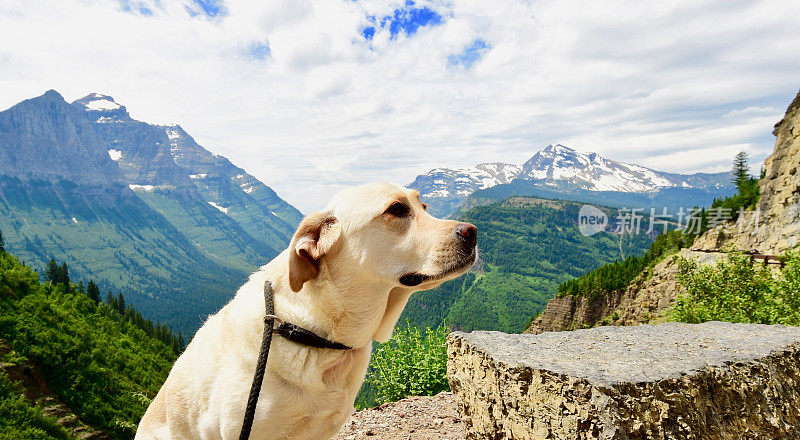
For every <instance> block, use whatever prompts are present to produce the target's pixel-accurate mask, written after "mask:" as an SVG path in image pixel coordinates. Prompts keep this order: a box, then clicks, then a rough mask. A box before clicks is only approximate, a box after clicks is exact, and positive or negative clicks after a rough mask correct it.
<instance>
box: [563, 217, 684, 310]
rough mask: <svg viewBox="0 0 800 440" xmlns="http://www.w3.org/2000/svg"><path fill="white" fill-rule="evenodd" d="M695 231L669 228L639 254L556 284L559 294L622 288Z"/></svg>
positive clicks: (593, 293)
mask: <svg viewBox="0 0 800 440" xmlns="http://www.w3.org/2000/svg"><path fill="white" fill-rule="evenodd" d="M692 240H694V235H690V234H686V233H684V232H682V231H680V230H672V231H669V232H667V233H666V234H661V235H659V236H658V237H656V240H655V241H654V242H653V244H651V245H650V249H649V250H648V251H647V252H646V253H645V254H644V255H641V256H638V257H634V256H631V257H628V258H626V259H624V260H616V261H614V262H613V263H610V264H606V265H604V266H601V267H598V268H597V269H595V270H593V271H591V272H589V273H587V274H586V275H582V276H580V277H578V278H574V279H571V280H569V281H565V282H563V283H561V285H559V286H558V295H559V296H564V295H588V296H591V297H596V296H601V295H605V294H607V293H610V292H613V291H616V290H621V289H625V288H626V287H628V284H630V283H631V281H633V279H634V278H636V277H637V276H638V275H639V274H640V273H642V271H643V270H644V269H645V268H648V267H652V266H654V265H655V264H657V263H658V262H659V261H661V260H662V259H663V258H664V257H665V256H667V255H670V254H672V253H674V252H676V251H678V250H680V249H682V248H685V247H688V246H689V245H691V244H692Z"/></svg>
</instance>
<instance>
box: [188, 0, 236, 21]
mask: <svg viewBox="0 0 800 440" xmlns="http://www.w3.org/2000/svg"><path fill="white" fill-rule="evenodd" d="M192 3H194V4H195V5H197V6H199V7H200V10H201V11H202V13H203V14H204V15H206V16H208V17H211V18H216V17H222V16H224V15H226V14H227V13H228V9H227V8H226V7H225V4H224V2H223V1H222V0H192ZM186 10H187V11H189V14H190V15H191V16H193V17H194V16H197V15H200V14H198V13H197V11H196V10H194V8H188V7H187V8H186Z"/></svg>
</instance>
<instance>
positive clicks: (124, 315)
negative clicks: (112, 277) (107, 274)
mask: <svg viewBox="0 0 800 440" xmlns="http://www.w3.org/2000/svg"><path fill="white" fill-rule="evenodd" d="M44 279H45V281H47V282H48V283H50V285H52V286H61V287H62V288H63V289H64V290H65V291H66V292H68V293H80V294H85V295H86V296H88V297H89V298H90V299H91V300H92V301H93V302H94V304H95V305H99V304H100V288H99V287H98V286H97V284H96V283H95V282H94V280H89V284H88V285H87V286H86V287H84V286H83V282H80V283H78V284H77V285H76V284H72V282H71V281H70V278H69V267H67V263H61V264H60V265H59V264H58V263H57V262H56V261H55V259H52V258H51V259H50V261H49V262H48V263H47V267H46V268H45V271H44ZM106 305H107V306H108V308H109V309H110V310H111V311H113V312H115V313H116V315H115V316H116V318H117V319H120V320H123V321H126V322H129V323H131V324H133V325H135V326H136V327H138V328H140V329H142V330H144V332H145V333H146V334H147V336H149V337H151V338H156V339H158V340H159V341H162V342H163V343H165V344H167V346H169V347H171V348H172V350H173V351H174V352H175V354H176V355H179V354H181V352H183V349H184V348H185V347H186V343H185V341H184V339H183V335H182V334H181V332H178V334H175V333H174V332H173V331H172V329H170V327H169V326H167V325H166V324H162V323H160V322H157V323H153V321H151V320H149V319H146V318H144V317H143V316H142V314H141V313H139V311H138V310H136V309H134V308H133V306H128V305H126V304H125V297H124V296H123V295H122V293H120V294H119V295H118V296H115V295H114V293H112V292H111V291H110V290H109V291H108V293H107V294H106Z"/></svg>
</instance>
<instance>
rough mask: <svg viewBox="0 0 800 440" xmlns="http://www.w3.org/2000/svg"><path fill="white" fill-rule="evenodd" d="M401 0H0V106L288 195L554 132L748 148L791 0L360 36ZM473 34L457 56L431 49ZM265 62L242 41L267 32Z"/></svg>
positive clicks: (692, 157) (561, 136)
mask: <svg viewBox="0 0 800 440" xmlns="http://www.w3.org/2000/svg"><path fill="white" fill-rule="evenodd" d="M404 3H405V2H404V1H402V0H400V1H373V0H369V1H355V2H353V1H349V0H341V1H335V0H316V1H311V0H292V1H271V2H263V1H240V0H229V1H226V2H225V3H224V6H225V8H226V10H227V14H226V15H224V16H219V17H215V18H208V17H203V16H202V15H201V16H196V17H192V16H191V15H190V14H188V13H187V12H186V8H185V7H186V6H187V5H189V6H191V7H192V8H194V9H193V10H194V11H195V12H197V11H199V10H198V9H197V6H194V5H192V3H191V1H190V0H160V1H155V0H153V1H152V2H137V3H136V4H142V5H148V6H147V7H148V8H149V9H150V10H152V11H153V14H152V15H150V16H148V15H143V14H138V13H136V12H129V11H124V10H123V8H122V7H121V6H120V5H121V3H120V2H115V1H110V0H109V1H100V0H5V1H3V2H2V3H0V39H2V41H6V42H13V44H4V45H2V46H0V107H8V106H11V105H12V104H14V103H16V102H18V101H20V100H22V99H25V98H29V97H32V96H37V95H39V94H41V93H42V92H44V91H45V90H47V89H50V88H54V89H56V90H58V91H60V92H61V93H62V94H63V95H64V96H65V97H66V98H67V99H75V98H78V97H80V96H83V95H85V94H87V93H89V92H100V93H105V94H108V95H111V96H113V97H114V98H115V99H116V101H117V102H119V103H121V104H123V105H125V106H127V108H128V110H129V111H130V112H131V114H132V115H133V116H134V117H135V118H137V119H141V120H144V121H148V122H153V123H164V122H178V123H180V124H181V125H182V126H183V127H184V128H185V129H186V130H187V131H188V132H189V133H190V134H192V135H193V136H194V137H195V138H196V139H197V141H198V142H199V143H200V144H201V145H203V146H205V147H207V148H208V149H210V150H212V151H214V152H216V153H219V154H222V155H225V156H227V157H228V158H230V159H231V160H232V161H233V162H234V163H236V164H238V165H240V166H242V167H243V168H245V169H247V171H249V172H250V173H252V174H254V175H255V176H256V177H258V178H260V179H261V180H263V181H264V182H265V183H267V184H268V185H270V186H272V187H273V188H275V189H276V191H278V193H279V194H281V195H282V196H284V197H285V198H286V199H287V200H289V201H290V202H291V203H293V204H295V205H296V206H298V207H299V208H300V209H302V210H304V211H310V210H313V209H317V208H320V207H322V206H323V205H324V204H325V202H326V201H327V199H328V198H329V197H330V195H331V194H332V193H333V192H334V191H335V190H337V189H338V188H340V187H341V186H343V185H349V184H353V183H359V182H366V181H373V180H388V181H395V182H398V183H406V182H408V181H410V180H411V179H413V177H414V176H415V175H416V174H419V173H422V172H424V171H427V169H429V168H434V167H436V166H440V165H442V164H451V165H455V166H469V165H473V164H475V163H477V162H481V161H502V162H512V163H521V162H523V161H524V160H526V159H527V158H528V157H530V156H531V155H532V154H533V152H534V151H535V150H537V149H538V148H540V147H541V146H543V145H546V144H549V143H555V142H561V143H564V144H567V145H572V146H575V147H576V148H579V149H584V150H589V151H596V152H598V153H601V154H604V155H607V156H608V157H610V158H613V159H617V160H622V161H629V162H635V163H640V164H642V165H646V166H651V167H655V168H658V169H663V170H666V171H676V172H680V171H687V172H688V171H719V170H724V169H727V168H728V166H729V161H730V156H732V154H733V153H734V152H735V151H738V150H739V149H745V150H747V151H748V152H750V153H751V155H752V156H753V157H754V158H757V159H759V160H760V159H763V158H764V157H765V156H766V155H767V154H768V153H769V152H771V150H772V146H773V138H772V135H771V129H772V124H773V123H774V122H776V121H777V120H778V118H779V117H780V115H781V113H782V112H783V109H785V107H786V105H788V103H789V101H790V100H791V99H792V98H793V97H794V94H795V93H796V91H797V88H798V87H799V86H800V84H799V83H798V81H797V72H798V71H800V53H798V52H797V50H796V48H797V47H800V33H797V32H796V31H794V28H795V26H794V24H793V22H792V17H796V16H798V14H800V3H797V2H784V1H777V0H766V1H736V2H730V1H713V2H709V1H704V2H697V1H684V2H662V3H652V2H647V3H646V4H645V3H641V4H640V3H635V2H634V3H631V2H626V1H602V2H600V1H598V2H584V1H577V0H567V1H564V0H542V1H538V2H527V1H523V0H520V1H511V0H507V1H497V2H485V1H478V0H469V1H468V0H461V1H458V2H444V1H434V2H425V1H419V2H417V5H418V6H428V7H431V8H433V9H435V10H436V11H438V12H439V13H440V14H441V15H442V16H443V17H444V20H443V23H442V24H441V25H438V26H433V27H423V28H420V29H419V30H418V31H417V32H416V33H415V34H413V35H411V36H406V35H405V34H403V33H400V34H399V35H398V36H397V37H396V38H395V39H390V38H389V32H388V30H386V29H383V30H381V29H379V30H378V31H377V32H376V34H375V36H374V37H373V39H372V41H371V42H367V41H364V39H363V37H362V36H361V34H360V31H361V30H362V28H363V27H364V26H367V25H368V21H367V15H373V16H376V17H379V18H380V17H383V16H386V15H391V14H392V11H393V10H394V9H395V8H397V7H400V6H402V5H403V4H404ZM476 39H481V40H482V41H485V42H486V43H487V44H488V46H489V47H490V49H489V50H487V51H483V52H482V57H481V58H479V59H478V60H477V61H476V62H475V63H474V64H473V65H472V66H471V67H470V68H469V69H453V68H452V66H449V65H448V57H449V56H451V55H454V54H459V53H463V51H464V49H465V48H466V47H469V46H470V44H472V42H474V41H475V40H476ZM265 45H268V48H269V49H268V52H269V58H267V59H266V60H264V59H260V58H259V57H254V56H251V55H250V53H249V52H248V51H249V50H250V49H251V48H253V47H267V46H265Z"/></svg>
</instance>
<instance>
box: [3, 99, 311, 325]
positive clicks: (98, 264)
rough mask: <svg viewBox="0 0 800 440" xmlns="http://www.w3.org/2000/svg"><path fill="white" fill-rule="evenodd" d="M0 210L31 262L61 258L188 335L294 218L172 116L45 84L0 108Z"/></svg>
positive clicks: (283, 236)
mask: <svg viewBox="0 0 800 440" xmlns="http://www.w3.org/2000/svg"><path fill="white" fill-rule="evenodd" d="M0 213H1V214H0V231H2V233H3V238H4V239H5V244H6V249H8V250H10V251H12V252H14V253H15V254H16V255H18V256H20V257H21V258H22V259H23V260H25V261H26V262H27V263H28V264H30V265H31V266H33V267H44V266H45V265H46V264H47V262H48V260H49V259H50V258H55V259H56V260H57V261H64V262H66V263H67V264H68V265H69V267H70V272H71V275H73V276H74V277H75V278H74V279H82V280H84V281H86V280H89V279H93V280H94V281H95V282H96V283H98V284H99V285H100V286H101V287H103V288H109V289H113V290H115V291H118V292H123V291H124V292H125V297H126V299H127V300H128V301H129V302H130V303H131V304H133V305H134V306H136V307H137V309H138V310H140V311H142V313H145V314H146V315H147V316H148V317H149V318H153V319H155V320H157V321H161V322H167V323H169V324H170V325H172V326H173V328H174V329H176V330H182V331H184V332H185V333H187V334H190V333H191V332H193V331H194V330H195V329H196V328H197V326H198V325H199V323H200V322H201V320H202V319H203V318H202V317H204V316H206V315H207V314H208V313H211V312H213V311H214V310H218V309H219V307H221V306H222V304H224V303H226V302H227V301H228V300H230V298H231V296H232V295H233V293H234V292H235V291H236V288H238V287H239V286H240V285H241V283H242V282H243V281H244V280H245V279H247V275H248V274H249V273H250V272H252V271H253V270H255V269H256V268H257V267H259V266H260V265H262V264H264V263H266V262H267V261H269V260H270V259H271V258H272V257H274V256H275V255H276V254H277V253H278V252H280V251H281V250H282V249H284V248H285V247H286V245H287V244H288V242H289V240H290V239H291V237H292V234H293V233H294V230H295V228H296V225H297V224H298V223H299V221H300V220H301V218H302V215H301V213H300V212H299V211H298V210H297V209H295V208H294V207H293V206H291V205H290V204H288V203H287V202H286V201H284V200H282V199H281V198H280V197H278V195H277V194H275V192H274V191H273V190H272V189H270V188H269V187H268V186H267V185H265V184H264V183H262V182H260V181H258V180H257V179H256V178H255V177H253V176H251V175H250V174H248V173H247V172H245V171H244V170H243V169H241V168H239V167H237V166H235V165H233V164H232V163H231V162H230V161H228V160H227V159H226V158H224V157H222V156H219V155H216V154H213V153H211V152H210V151H208V150H206V149H205V148H203V147H201V146H200V145H198V144H197V142H195V140H194V139H192V137H191V136H189V134H188V133H186V132H185V131H184V130H183V129H182V128H181V127H180V126H177V125H174V126H160V125H154V124H148V123H146V122H141V121H137V120H135V119H133V118H132V117H131V115H130V114H128V111H127V109H126V108H125V106H123V105H121V104H120V103H117V102H116V101H115V100H114V98H112V97H110V96H107V95H101V94H96V93H93V94H90V95H87V96H85V97H83V98H81V99H78V100H77V101H75V102H73V103H71V104H70V103H68V102H66V101H65V100H64V98H63V97H62V96H61V95H60V94H59V93H58V92H56V91H54V90H50V91H48V92H46V93H45V94H43V95H42V96H39V97H36V98H32V99H28V100H25V101H23V102H20V103H18V104H16V105H14V106H12V107H10V108H9V109H7V110H3V111H0Z"/></svg>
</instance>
